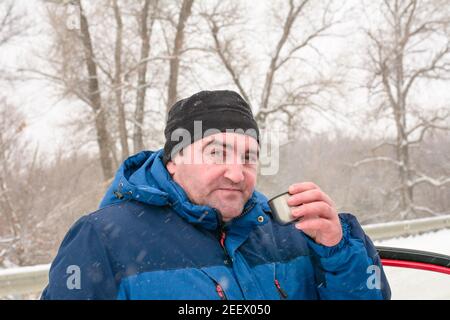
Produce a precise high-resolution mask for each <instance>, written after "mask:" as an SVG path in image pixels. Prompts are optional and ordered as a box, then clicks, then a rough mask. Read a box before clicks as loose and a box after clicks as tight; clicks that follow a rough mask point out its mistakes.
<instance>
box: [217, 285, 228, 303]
mask: <svg viewBox="0 0 450 320" xmlns="http://www.w3.org/2000/svg"><path fill="white" fill-rule="evenodd" d="M216 291H217V294H218V295H219V297H220V299H221V300H227V297H226V296H225V292H223V289H222V286H221V285H220V284H219V283H217V284H216Z"/></svg>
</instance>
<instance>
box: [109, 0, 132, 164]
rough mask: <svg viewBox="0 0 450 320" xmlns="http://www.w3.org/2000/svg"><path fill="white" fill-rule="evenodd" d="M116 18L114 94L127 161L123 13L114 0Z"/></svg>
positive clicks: (122, 144) (120, 135)
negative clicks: (123, 95) (123, 88)
mask: <svg viewBox="0 0 450 320" xmlns="http://www.w3.org/2000/svg"><path fill="white" fill-rule="evenodd" d="M113 11H114V18H115V20H116V41H115V50H114V65H115V72H114V92H115V98H116V104H117V122H118V128H119V137H120V145H121V150H122V159H121V160H122V161H123V160H125V159H126V158H127V157H128V156H129V154H130V150H129V148H128V132H127V124H126V120H125V106H124V103H123V99H122V86H123V81H122V77H123V70H122V64H123V62H122V59H123V58H122V50H123V49H122V48H123V22H122V13H121V10H120V7H119V4H118V3H117V0H113Z"/></svg>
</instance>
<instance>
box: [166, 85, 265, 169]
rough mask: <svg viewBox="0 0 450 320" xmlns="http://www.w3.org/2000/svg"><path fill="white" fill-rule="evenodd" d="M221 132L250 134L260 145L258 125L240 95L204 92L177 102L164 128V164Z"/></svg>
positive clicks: (226, 92) (227, 92)
mask: <svg viewBox="0 0 450 320" xmlns="http://www.w3.org/2000/svg"><path fill="white" fill-rule="evenodd" d="M219 132H235V133H241V134H245V135H249V136H252V137H253V138H254V139H256V141H257V142H258V143H259V129H258V124H257V123H256V121H255V119H254V117H253V113H252V110H251V108H250V106H249V104H248V103H247V102H246V101H245V100H244V99H243V98H242V97H241V96H240V95H239V94H238V93H236V92H234V91H228V90H217V91H201V92H198V93H196V94H194V95H192V96H190V97H189V98H186V99H182V100H180V101H178V102H176V103H175V104H174V105H173V106H172V108H171V109H170V110H169V114H168V117H167V123H166V128H165V129H164V136H165V138H166V142H165V145H164V156H163V162H164V164H167V162H169V160H170V159H171V156H172V155H175V154H176V153H177V152H179V151H180V150H181V149H183V148H184V147H186V146H188V145H190V144H192V143H194V142H195V141H197V140H200V139H203V138H205V137H207V136H209V135H212V134H216V133H219Z"/></svg>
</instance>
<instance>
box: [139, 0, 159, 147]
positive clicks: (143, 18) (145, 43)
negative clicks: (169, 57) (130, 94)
mask: <svg viewBox="0 0 450 320" xmlns="http://www.w3.org/2000/svg"><path fill="white" fill-rule="evenodd" d="M150 4H152V7H153V10H152V14H151V16H150V19H149V9H150ZM157 12H158V1H150V0H145V2H144V5H143V7H142V10H141V14H140V16H139V37H140V40H141V52H140V59H139V62H138V65H139V66H138V77H137V88H136V108H135V112H134V120H135V124H134V132H133V145H134V152H138V151H140V150H142V149H143V148H144V140H143V126H144V109H145V108H144V107H145V96H146V92H147V87H148V84H147V79H146V77H147V69H148V64H149V55H150V39H151V36H152V30H153V24H154V23H155V20H156V14H157ZM149 20H150V21H149Z"/></svg>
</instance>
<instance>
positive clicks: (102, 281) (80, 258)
mask: <svg viewBox="0 0 450 320" xmlns="http://www.w3.org/2000/svg"><path fill="white" fill-rule="evenodd" d="M109 260H110V259H109V258H108V253H107V249H106V247H105V245H104V241H102V239H101V236H100V235H99V234H98V232H97V230H96V228H95V227H94V225H93V224H92V223H91V222H90V221H89V216H85V217H82V218H81V219H80V220H78V221H77V222H76V223H75V224H74V225H73V226H72V228H71V229H70V230H69V232H68V233H67V234H66V236H65V238H64V240H63V242H62V243H61V246H60V248H59V251H58V254H57V256H56V258H55V259H54V261H53V263H52V265H51V267H50V273H49V283H48V286H47V287H46V288H45V289H44V291H43V293H42V296H41V299H42V300H66V299H74V300H90V299H115V298H116V295H117V288H116V282H115V280H114V275H113V272H112V268H111V263H110V261H109Z"/></svg>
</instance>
